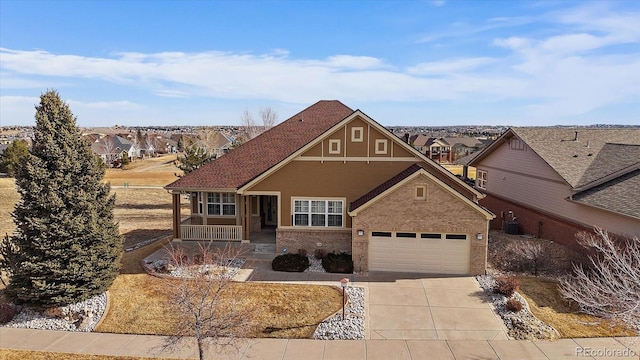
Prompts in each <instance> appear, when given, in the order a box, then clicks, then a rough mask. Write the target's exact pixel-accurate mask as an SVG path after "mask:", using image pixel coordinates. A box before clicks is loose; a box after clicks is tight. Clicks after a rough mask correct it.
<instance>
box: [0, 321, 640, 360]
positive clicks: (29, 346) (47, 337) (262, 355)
mask: <svg viewBox="0 0 640 360" xmlns="http://www.w3.org/2000/svg"><path fill="white" fill-rule="evenodd" d="M165 339H166V338H165V337H163V336H149V335H122V334H101V333H78V332H66V331H51V330H32V329H13V328H5V327H0V348H2V349H22V350H37V351H50V352H64V353H76V354H94V355H112V356H146V357H156V358H176V359H194V358H197V357H198V356H197V350H196V347H195V341H194V340H193V339H188V341H186V342H185V343H184V345H183V346H182V347H180V348H179V349H174V350H164V349H163V345H164V341H165ZM206 355H207V356H206V357H207V358H208V359H214V358H215V359H251V360H259V359H260V360H262V359H274V360H275V359H277V360H288V359H305V360H321V359H325V360H329V359H369V360H374V359H400V360H402V359H438V360H446V359H451V360H453V359H455V360H462V359H497V360H506V359H514V360H516V359H517V360H526V359H540V360H553V359H591V360H594V359H618V360H622V359H624V360H627V359H628V360H631V359H633V360H637V359H638V357H639V356H640V338H599V339H563V340H557V341H536V342H531V341H516V340H357V341H347V340H333V341H331V340H326V341H325V340H303V339H292V340H287V339H249V340H243V342H241V343H240V344H239V345H238V347H237V349H234V348H225V349H219V348H215V347H211V348H209V349H208V352H207V353H206Z"/></svg>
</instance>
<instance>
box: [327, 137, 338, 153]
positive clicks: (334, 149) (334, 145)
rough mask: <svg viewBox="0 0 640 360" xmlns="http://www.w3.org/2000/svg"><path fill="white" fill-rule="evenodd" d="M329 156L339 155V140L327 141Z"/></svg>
mask: <svg viewBox="0 0 640 360" xmlns="http://www.w3.org/2000/svg"><path fill="white" fill-rule="evenodd" d="M329 154H340V139H329Z"/></svg>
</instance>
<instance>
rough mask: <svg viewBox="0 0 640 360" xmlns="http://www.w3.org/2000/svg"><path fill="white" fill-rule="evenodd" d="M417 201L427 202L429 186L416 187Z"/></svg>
mask: <svg viewBox="0 0 640 360" xmlns="http://www.w3.org/2000/svg"><path fill="white" fill-rule="evenodd" d="M415 199H416V200H426V199H427V186H426V185H418V186H416V192H415Z"/></svg>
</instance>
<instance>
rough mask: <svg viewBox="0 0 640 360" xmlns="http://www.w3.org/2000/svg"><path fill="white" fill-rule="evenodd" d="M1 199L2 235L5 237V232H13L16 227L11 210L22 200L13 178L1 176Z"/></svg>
mask: <svg viewBox="0 0 640 360" xmlns="http://www.w3.org/2000/svg"><path fill="white" fill-rule="evenodd" d="M0 199H1V200H0V236H2V237H4V234H11V233H12V232H13V229H15V225H14V223H13V218H11V212H12V211H13V208H14V206H15V204H16V203H17V202H18V200H20V195H18V191H17V190H16V182H15V180H14V179H13V178H0Z"/></svg>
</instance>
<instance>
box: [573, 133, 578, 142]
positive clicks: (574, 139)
mask: <svg viewBox="0 0 640 360" xmlns="http://www.w3.org/2000/svg"><path fill="white" fill-rule="evenodd" d="M573 141H578V132H577V131H576V136H575V137H574V138H573Z"/></svg>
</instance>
